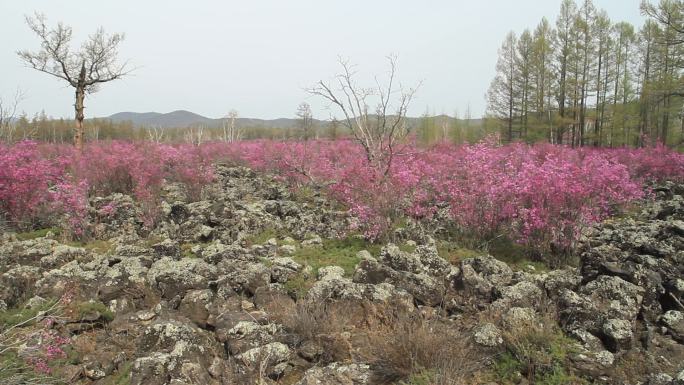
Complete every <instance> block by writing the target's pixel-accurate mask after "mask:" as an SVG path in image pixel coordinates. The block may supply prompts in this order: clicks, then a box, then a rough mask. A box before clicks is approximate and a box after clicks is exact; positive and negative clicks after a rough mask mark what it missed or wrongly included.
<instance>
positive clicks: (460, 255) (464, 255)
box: [437, 241, 484, 265]
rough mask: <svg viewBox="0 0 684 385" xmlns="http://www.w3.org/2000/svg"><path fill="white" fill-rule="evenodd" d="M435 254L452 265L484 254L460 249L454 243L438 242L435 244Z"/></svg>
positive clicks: (463, 248)
mask: <svg viewBox="0 0 684 385" xmlns="http://www.w3.org/2000/svg"><path fill="white" fill-rule="evenodd" d="M437 254H439V256H440V257H442V258H444V259H445V260H446V261H448V262H449V263H451V264H452V265H457V264H458V263H459V262H461V261H462V260H464V259H468V258H474V257H477V256H479V255H482V254H484V253H483V252H482V251H477V250H473V249H468V248H465V247H462V246H460V245H459V244H457V243H455V242H449V241H439V242H437Z"/></svg>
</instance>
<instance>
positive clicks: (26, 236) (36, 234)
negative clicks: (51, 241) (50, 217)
mask: <svg viewBox="0 0 684 385" xmlns="http://www.w3.org/2000/svg"><path fill="white" fill-rule="evenodd" d="M50 232H51V233H53V234H55V235H60V234H61V233H62V230H61V229H60V228H58V227H48V228H46V229H39V230H34V231H28V232H25V233H18V234H17V239H18V240H20V241H28V240H31V239H36V238H43V237H45V236H46V235H47V234H48V233H50Z"/></svg>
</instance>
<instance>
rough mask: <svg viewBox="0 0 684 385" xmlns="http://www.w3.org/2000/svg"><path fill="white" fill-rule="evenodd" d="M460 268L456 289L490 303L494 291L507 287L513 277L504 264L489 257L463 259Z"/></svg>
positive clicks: (509, 269)
mask: <svg viewBox="0 0 684 385" xmlns="http://www.w3.org/2000/svg"><path fill="white" fill-rule="evenodd" d="M460 268H461V274H460V276H459V277H458V282H457V284H458V286H457V287H459V288H461V289H463V290H465V291H466V292H467V293H469V294H472V295H475V296H478V297H481V298H482V299H484V300H486V301H491V299H492V298H493V297H494V290H495V289H497V288H502V287H504V286H506V285H508V284H509V283H510V282H511V278H512V277H513V271H512V270H511V268H510V267H508V265H507V264H506V263H504V262H501V261H499V260H497V259H495V258H494V257H491V256H489V255H485V256H480V257H475V258H468V259H465V260H463V261H462V262H461V266H460Z"/></svg>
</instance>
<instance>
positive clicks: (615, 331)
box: [602, 319, 633, 352]
mask: <svg viewBox="0 0 684 385" xmlns="http://www.w3.org/2000/svg"><path fill="white" fill-rule="evenodd" d="M602 332H603V336H604V337H605V340H606V345H607V347H608V349H610V350H611V351H613V352H617V351H619V350H628V349H629V348H630V347H631V345H632V337H633V333H632V323H631V322H629V321H626V320H623V319H609V320H606V322H604V323H603V328H602Z"/></svg>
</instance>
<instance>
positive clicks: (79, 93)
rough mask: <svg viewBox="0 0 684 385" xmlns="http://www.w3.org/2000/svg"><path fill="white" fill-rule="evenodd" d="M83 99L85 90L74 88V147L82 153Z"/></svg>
mask: <svg viewBox="0 0 684 385" xmlns="http://www.w3.org/2000/svg"><path fill="white" fill-rule="evenodd" d="M84 99H85V90H83V89H82V88H76V104H75V108H76V130H75V132H74V145H75V146H76V149H77V150H78V151H83V131H84V130H83V118H84V117H85V115H84V114H83V109H84V107H83V101H84Z"/></svg>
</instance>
